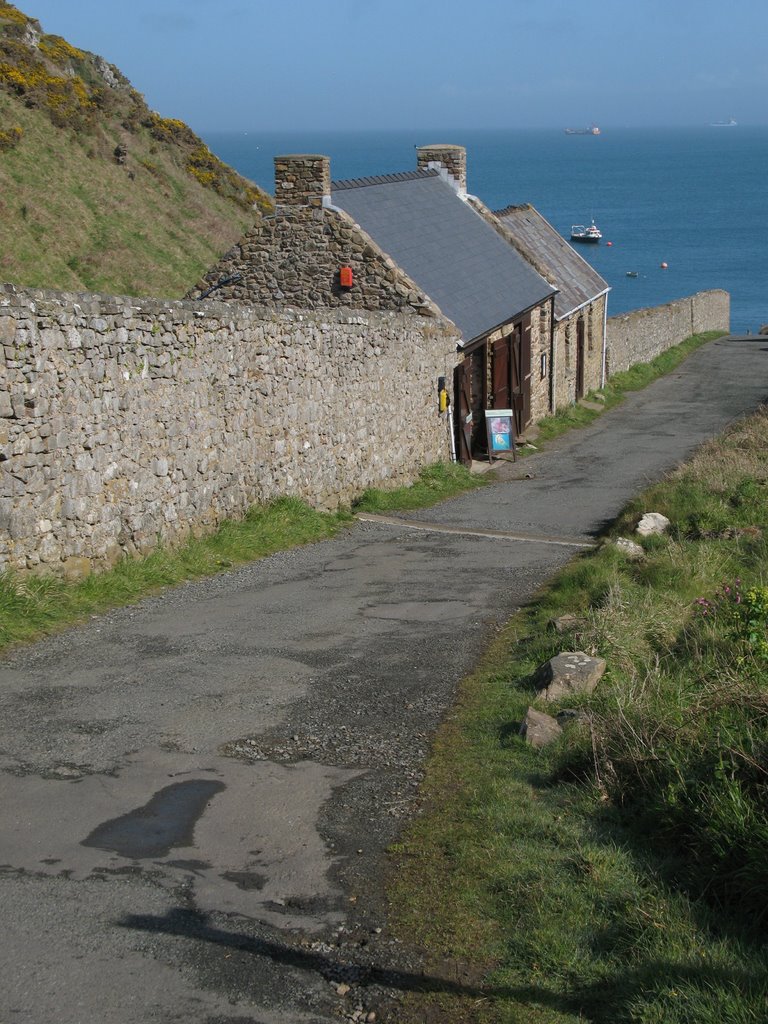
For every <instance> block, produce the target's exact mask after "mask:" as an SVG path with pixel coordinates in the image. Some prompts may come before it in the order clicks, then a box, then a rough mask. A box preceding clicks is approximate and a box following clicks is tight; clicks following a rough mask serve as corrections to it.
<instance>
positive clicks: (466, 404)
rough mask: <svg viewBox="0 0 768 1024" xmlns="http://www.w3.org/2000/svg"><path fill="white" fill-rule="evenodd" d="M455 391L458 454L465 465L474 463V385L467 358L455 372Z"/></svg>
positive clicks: (455, 425)
mask: <svg viewBox="0 0 768 1024" xmlns="http://www.w3.org/2000/svg"><path fill="white" fill-rule="evenodd" d="M453 393H454V395H455V396H456V411H457V414H458V415H457V417H456V423H455V424H454V429H455V431H456V454H457V456H458V459H459V462H463V463H464V465H465V466H469V465H471V463H472V423H473V420H474V417H473V415H472V385H471V365H470V363H469V361H468V360H467V359H465V360H464V361H463V362H461V363H459V365H458V366H457V367H456V371H455V373H454V387H453Z"/></svg>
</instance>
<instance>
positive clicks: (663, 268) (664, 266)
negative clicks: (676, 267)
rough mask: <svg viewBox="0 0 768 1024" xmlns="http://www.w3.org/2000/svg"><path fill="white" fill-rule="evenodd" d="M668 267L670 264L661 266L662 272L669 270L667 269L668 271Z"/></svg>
mask: <svg viewBox="0 0 768 1024" xmlns="http://www.w3.org/2000/svg"><path fill="white" fill-rule="evenodd" d="M668 267H669V264H668V263H662V264H661V269H662V270H667V269H668Z"/></svg>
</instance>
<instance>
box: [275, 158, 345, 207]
mask: <svg viewBox="0 0 768 1024" xmlns="http://www.w3.org/2000/svg"><path fill="white" fill-rule="evenodd" d="M330 194H331V158H330V157H327V156H322V155H321V154H317V153H290V154H288V155H286V156H276V157H275V204H276V205H277V206H322V205H323V199H324V198H325V197H326V196H330Z"/></svg>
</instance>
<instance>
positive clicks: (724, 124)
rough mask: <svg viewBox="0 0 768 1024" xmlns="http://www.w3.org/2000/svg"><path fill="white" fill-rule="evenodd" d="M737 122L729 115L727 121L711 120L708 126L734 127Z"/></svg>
mask: <svg viewBox="0 0 768 1024" xmlns="http://www.w3.org/2000/svg"><path fill="white" fill-rule="evenodd" d="M738 123H739V122H738V121H734V119H733V118H732V117H729V118H728V120H727V121H712V122H711V124H710V126H709V127H710V128H735V127H736V126H737V124H738Z"/></svg>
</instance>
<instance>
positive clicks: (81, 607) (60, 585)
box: [0, 498, 351, 649]
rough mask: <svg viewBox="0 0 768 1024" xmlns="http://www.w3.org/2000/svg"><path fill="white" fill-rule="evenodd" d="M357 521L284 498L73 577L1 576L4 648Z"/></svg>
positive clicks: (0, 644)
mask: <svg viewBox="0 0 768 1024" xmlns="http://www.w3.org/2000/svg"><path fill="white" fill-rule="evenodd" d="M350 522H351V517H350V516H349V514H348V513H343V512H342V513H338V514H333V515H331V514H327V513H322V512H317V511H315V510H313V509H310V508H309V507H308V506H307V505H305V504H304V503H303V502H301V501H298V500H297V499H293V498H284V499H281V500H280V501H275V502H273V503H272V504H271V505H267V506H265V507H261V508H254V509H252V510H251V511H250V512H248V514H247V515H245V516H244V517H243V518H242V519H239V520H232V521H228V522H225V523H223V524H222V526H221V527H220V528H219V529H218V530H217V531H216V532H215V533H214V534H212V535H211V536H209V537H205V538H203V539H200V540H194V539H190V540H188V541H187V542H186V543H185V544H183V545H182V546H181V547H178V548H174V549H172V550H171V549H165V548H161V549H158V550H157V551H154V552H153V553H152V554H150V555H148V556H147V557H146V558H140V559H124V560H123V561H121V562H119V563H118V564H117V565H116V566H115V567H114V568H113V569H111V570H110V571H108V572H104V573H100V574H98V575H93V576H89V577H87V578H86V579H84V580H81V581H79V582H76V583H75V582H67V581H66V580H63V579H60V578H59V577H56V576H25V577H24V578H23V579H22V578H19V577H17V576H13V575H10V574H3V575H0V649H2V648H3V647H6V646H8V645H10V644H14V643H19V642H21V641H28V640H33V639H35V638H36V637H38V636H41V635H42V634H43V633H48V632H52V631H54V630H56V629H61V628H63V627H64V626H67V625H71V624H73V623H75V622H79V621H82V620H83V619H86V618H87V617H88V616H89V615H94V614H96V613H99V612H104V611H106V610H108V609H109V608H115V607H118V606H120V605H125V604H130V603H131V602H132V601H137V600H139V599H140V598H142V597H146V596H147V595H149V594H152V593H155V592H157V591H158V590H160V589H162V588H163V587H167V586H171V585H173V584H177V583H184V582H186V581H188V580H193V579H199V578H200V577H203V576H212V575H214V574H215V573H217V572H222V571H224V570H226V569H229V568H231V567H232V566H235V565H240V564H243V563H245V562H249V561H252V560H253V559H255V558H263V557H264V556H266V555H271V554H273V553H274V552H276V551H282V550H285V549H286V548H290V547H295V546H296V545H299V544H308V543H310V542H312V541H317V540H323V539H325V538H327V537H332V536H334V535H335V534H336V533H338V531H339V530H340V529H342V528H343V527H344V526H345V525H347V524H349V523H350Z"/></svg>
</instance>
